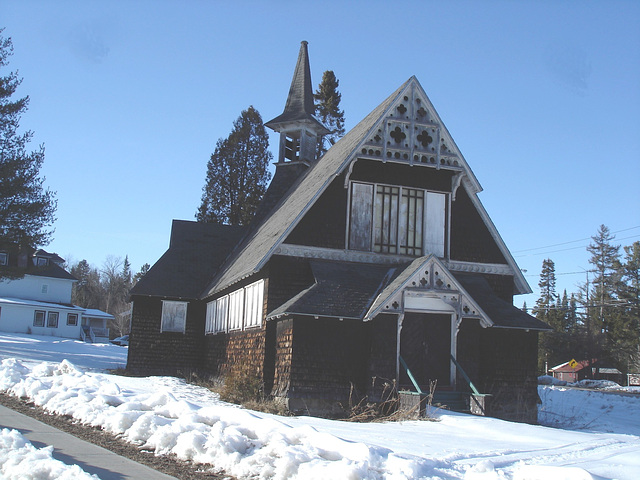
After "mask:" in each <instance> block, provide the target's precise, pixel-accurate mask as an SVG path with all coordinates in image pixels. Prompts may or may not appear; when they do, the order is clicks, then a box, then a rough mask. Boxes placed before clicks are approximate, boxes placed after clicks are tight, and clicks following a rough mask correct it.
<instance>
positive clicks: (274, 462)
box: [0, 359, 436, 480]
mask: <svg viewBox="0 0 640 480" xmlns="http://www.w3.org/2000/svg"><path fill="white" fill-rule="evenodd" d="M0 380H1V381H2V383H0V385H1V386H2V388H3V389H4V390H5V391H7V392H9V393H11V394H13V395H16V396H19V397H28V398H29V399H31V400H32V401H33V402H34V403H35V404H36V405H39V406H41V407H44V408H46V409H47V410H49V411H51V412H53V413H56V414H60V415H71V416H73V418H75V419H77V420H79V421H80V422H82V423H85V424H88V425H92V426H99V427H102V428H104V429H105V430H107V431H109V432H111V433H114V434H117V435H121V436H122V437H124V438H125V439H127V440H128V441H130V442H132V443H134V444H136V445H139V446H141V447H142V448H144V449H147V450H152V451H154V452H155V453H156V454H158V455H162V454H169V453H173V454H175V455H176V456H177V457H178V458H180V459H182V460H190V461H193V462H197V463H204V464H211V465H215V466H216V467H217V468H219V469H221V470H224V471H225V472H227V473H229V474H231V475H234V476H238V477H259V478H276V479H284V478H304V479H310V480H312V479H325V478H347V479H366V478H372V479H374V478H398V479H401V478H419V477H426V476H431V475H432V473H433V469H434V467H435V466H436V462H433V461H431V460H427V459H423V458H419V457H414V456H402V455H397V454H395V453H394V452H392V451H391V450H389V449H386V448H381V447H371V446H367V445H365V444H363V443H356V442H349V441H345V440H341V439H340V438H338V437H335V436H333V435H330V434H327V433H321V432H318V431H317V430H316V429H314V428H313V427H310V426H306V425H305V426H301V427H295V428H292V427H289V426H287V425H285V424H283V423H281V422H279V421H277V420H275V419H272V418H262V417H259V416H257V415H255V414H254V413H252V412H250V411H248V410H243V409H240V408H232V407H229V406H228V405H225V404H219V405H210V406H206V407H199V406H198V405H196V404H194V403H191V402H188V401H185V400H183V399H179V398H176V397H175V396H174V395H173V394H172V393H171V392H170V391H156V392H152V393H141V394H134V393H131V392H123V391H122V390H121V389H120V387H119V386H118V385H117V384H115V383H112V382H111V381H110V380H109V378H107V376H105V375H97V374H92V375H89V374H85V373H84V372H82V371H81V370H80V369H78V368H77V367H75V366H74V365H72V364H71V363H70V362H68V361H66V360H64V361H62V362H61V363H59V364H51V363H42V364H40V365H37V366H35V367H33V369H29V368H28V367H25V365H23V364H22V363H21V362H19V361H17V360H15V359H8V360H3V362H2V366H1V367H0Z"/></svg>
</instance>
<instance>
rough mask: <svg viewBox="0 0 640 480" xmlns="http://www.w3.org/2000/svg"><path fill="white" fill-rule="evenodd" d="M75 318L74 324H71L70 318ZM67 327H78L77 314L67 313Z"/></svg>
mask: <svg viewBox="0 0 640 480" xmlns="http://www.w3.org/2000/svg"><path fill="white" fill-rule="evenodd" d="M72 317H75V319H76V321H75V322H74V323H71V318H72ZM67 325H68V326H71V327H77V326H78V314H77V313H67Z"/></svg>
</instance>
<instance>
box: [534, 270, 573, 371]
mask: <svg viewBox="0 0 640 480" xmlns="http://www.w3.org/2000/svg"><path fill="white" fill-rule="evenodd" d="M538 286H539V287H540V298H538V300H537V301H536V306H535V307H534V308H533V314H534V315H535V316H536V318H538V319H539V320H541V321H543V322H545V323H546V324H548V325H549V326H550V327H551V328H553V331H551V332H544V333H543V334H542V335H541V337H540V343H539V349H538V366H539V368H540V369H541V370H543V371H544V372H545V373H546V371H547V368H548V367H549V365H551V366H553V365H556V364H558V363H561V362H562V361H563V358H564V356H565V355H566V340H567V332H566V329H565V323H564V321H563V311H562V304H561V302H560V299H559V298H558V295H557V294H556V273H555V264H554V263H553V260H551V259H549V258H547V259H546V260H544V261H543V262H542V271H541V272H540V281H539V282H538Z"/></svg>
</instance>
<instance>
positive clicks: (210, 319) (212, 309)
mask: <svg viewBox="0 0 640 480" xmlns="http://www.w3.org/2000/svg"><path fill="white" fill-rule="evenodd" d="M204 333H216V301H215V300H213V301H212V302H209V303H207V316H206V320H205V325H204Z"/></svg>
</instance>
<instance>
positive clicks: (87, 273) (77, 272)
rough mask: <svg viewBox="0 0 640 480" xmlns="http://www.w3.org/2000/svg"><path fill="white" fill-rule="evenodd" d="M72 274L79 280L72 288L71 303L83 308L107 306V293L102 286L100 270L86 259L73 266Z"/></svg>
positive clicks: (100, 308)
mask: <svg viewBox="0 0 640 480" xmlns="http://www.w3.org/2000/svg"><path fill="white" fill-rule="evenodd" d="M70 273H71V275H73V276H74V277H76V278H77V279H78V281H77V282H76V283H74V285H73V287H72V290H71V303H73V304H74V305H78V306H80V307H83V308H97V309H99V310H104V309H105V308H106V295H105V291H104V289H103V287H102V282H101V279H100V272H98V270H97V269H95V268H92V267H91V266H90V265H89V263H88V262H87V261H86V260H80V261H79V262H78V263H76V264H75V265H72V266H71V269H70Z"/></svg>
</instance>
